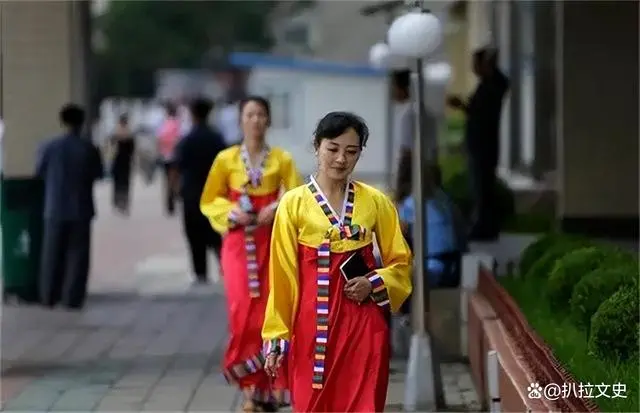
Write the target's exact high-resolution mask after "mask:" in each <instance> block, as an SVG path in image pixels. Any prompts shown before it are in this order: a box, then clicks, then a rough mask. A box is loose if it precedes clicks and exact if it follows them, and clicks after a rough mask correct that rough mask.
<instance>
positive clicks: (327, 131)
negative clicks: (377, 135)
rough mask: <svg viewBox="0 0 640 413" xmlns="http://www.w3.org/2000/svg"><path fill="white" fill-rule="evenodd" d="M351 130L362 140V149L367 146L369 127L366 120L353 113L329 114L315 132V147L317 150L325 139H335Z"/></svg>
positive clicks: (321, 120) (319, 123)
mask: <svg viewBox="0 0 640 413" xmlns="http://www.w3.org/2000/svg"><path fill="white" fill-rule="evenodd" d="M349 129H353V130H354V131H355V132H356V135H358V138H360V148H364V147H365V146H367V141H368V140H369V127H368V126H367V124H366V123H365V121H364V119H362V118H361V117H360V116H358V115H356V114H354V113H351V112H329V113H327V114H326V115H325V116H324V117H323V118H322V119H320V122H318V126H316V130H315V132H313V146H314V147H315V148H316V149H317V148H318V147H319V146H320V142H322V141H323V140H324V139H335V138H337V137H338V136H340V135H343V134H344V133H345V132H346V131H347V130H349Z"/></svg>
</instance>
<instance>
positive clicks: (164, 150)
mask: <svg viewBox="0 0 640 413" xmlns="http://www.w3.org/2000/svg"><path fill="white" fill-rule="evenodd" d="M166 110H167V117H166V118H165V120H164V122H163V123H162V126H161V127H160V130H159V131H158V152H159V154H160V160H161V162H162V166H163V168H164V177H165V179H164V188H163V190H164V203H165V212H166V213H167V214H168V215H173V214H174V213H175V206H176V188H177V181H178V179H177V175H176V171H175V168H174V159H173V157H174V150H175V147H176V145H177V144H178V141H179V140H180V137H181V135H180V127H181V126H180V125H181V123H180V119H179V118H178V109H177V108H176V106H175V105H173V104H167V108H166Z"/></svg>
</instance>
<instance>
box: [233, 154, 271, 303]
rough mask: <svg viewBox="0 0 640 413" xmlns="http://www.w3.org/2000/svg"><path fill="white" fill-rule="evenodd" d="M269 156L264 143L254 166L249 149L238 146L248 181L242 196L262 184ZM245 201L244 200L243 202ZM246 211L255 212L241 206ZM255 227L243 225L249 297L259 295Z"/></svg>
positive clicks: (252, 209)
mask: <svg viewBox="0 0 640 413" xmlns="http://www.w3.org/2000/svg"><path fill="white" fill-rule="evenodd" d="M268 156H269V147H268V146H266V145H265V147H264V149H263V150H262V154H261V155H260V163H259V165H258V167H254V166H253V165H252V164H251V159H250V157H249V151H248V150H247V147H246V146H245V145H242V146H241V148H240V157H241V158H242V163H243V164H244V169H245V172H246V173H247V177H248V182H247V184H246V185H245V187H244V194H243V195H242V196H243V197H246V199H249V198H248V197H249V190H248V187H249V186H252V187H254V188H257V187H259V186H260V185H261V184H262V176H263V174H264V168H265V164H266V163H267V157H268ZM245 203H246V202H245ZM243 209H244V210H245V212H247V213H257V212H258V211H255V209H254V208H253V207H251V209H250V210H248V209H249V208H248V206H247V207H245V208H243ZM255 229H256V226H255V225H247V226H245V227H244V245H245V250H246V253H247V277H248V280H249V296H250V297H251V298H256V297H260V278H259V275H258V258H257V252H256V240H255V238H254V236H253V231H254V230H255Z"/></svg>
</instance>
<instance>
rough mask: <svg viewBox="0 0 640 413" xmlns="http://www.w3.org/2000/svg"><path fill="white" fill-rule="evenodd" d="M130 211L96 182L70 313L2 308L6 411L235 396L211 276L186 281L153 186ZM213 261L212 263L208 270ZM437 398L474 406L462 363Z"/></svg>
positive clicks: (173, 226)
mask: <svg viewBox="0 0 640 413" xmlns="http://www.w3.org/2000/svg"><path fill="white" fill-rule="evenodd" d="M135 190H136V192H135V194H134V196H135V198H134V199H135V204H134V208H133V214H132V217H131V218H130V219H123V218H121V217H118V216H115V215H114V214H113V213H111V211H110V210H109V208H108V200H109V194H108V188H106V187H102V188H99V189H98V208H99V212H100V218H99V219H98V220H97V222H96V224H95V231H94V261H93V271H92V278H91V288H90V289H91V296H90V300H89V303H88V306H87V308H86V310H85V311H84V312H82V313H71V312H65V311H61V310H55V311H45V310H43V309H39V308H36V307H15V306H4V307H3V314H2V335H1V337H0V340H1V346H2V347H1V348H2V362H3V364H2V381H1V387H2V388H1V390H2V402H3V410H5V411H16V412H17V411H30V412H47V411H58V412H63V411H64V412H89V411H111V412H116V411H123V412H125V411H126V412H129V411H136V412H142V411H183V412H199V411H203V412H204V411H233V410H236V409H237V407H238V404H239V395H238V393H237V392H236V391H235V390H234V389H233V388H231V387H229V386H227V385H226V384H225V383H224V382H223V380H222V379H221V377H220V375H219V364H220V357H221V353H222V350H223V346H224V342H225V336H226V319H225V309H224V298H223V296H222V291H221V288H220V284H214V285H212V286H211V287H206V288H204V289H201V288H200V289H193V288H192V287H191V286H190V279H189V275H188V274H189V271H188V262H187V260H186V256H185V252H186V251H185V247H184V245H183V240H182V234H181V233H180V228H179V221H178V219H176V218H174V219H167V218H165V217H163V214H162V211H161V210H160V202H159V201H160V197H159V188H157V187H155V186H154V187H148V188H147V187H144V186H142V185H140V182H137V183H136V187H135ZM215 267H216V266H215V265H212V268H211V269H212V272H213V270H214V269H215ZM394 364H395V365H394V367H395V369H396V373H395V374H393V375H392V377H391V380H390V386H389V394H388V404H389V408H388V410H389V411H400V410H401V405H402V400H403V393H404V387H403V381H404V373H403V370H404V367H405V365H404V363H402V362H400V363H394ZM442 371H443V375H444V380H443V381H444V384H445V392H446V398H447V402H448V403H449V404H450V405H451V406H452V407H454V408H455V410H458V411H461V410H477V401H476V400H475V393H474V392H473V386H472V385H471V378H470V376H469V374H468V370H467V369H466V367H465V366H462V365H444V366H443V367H442Z"/></svg>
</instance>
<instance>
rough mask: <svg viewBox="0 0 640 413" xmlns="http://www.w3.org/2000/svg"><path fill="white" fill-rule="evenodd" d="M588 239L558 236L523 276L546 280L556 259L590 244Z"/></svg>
mask: <svg viewBox="0 0 640 413" xmlns="http://www.w3.org/2000/svg"><path fill="white" fill-rule="evenodd" d="M590 243H591V242H590V241H589V240H586V239H583V238H575V237H564V236H563V237H559V238H557V239H556V240H555V242H554V243H551V244H550V245H549V247H548V248H547V249H546V251H545V252H544V254H542V256H541V257H540V258H539V259H537V260H536V261H535V262H534V263H533V264H532V265H531V268H529V271H528V272H527V273H526V274H524V276H525V277H532V278H536V279H540V280H547V279H548V278H549V276H550V275H551V272H552V270H553V268H554V266H555V265H556V261H558V260H559V259H560V258H562V257H564V256H565V255H567V254H568V253H570V252H571V251H574V250H576V249H579V248H581V247H584V246H588V245H590Z"/></svg>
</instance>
